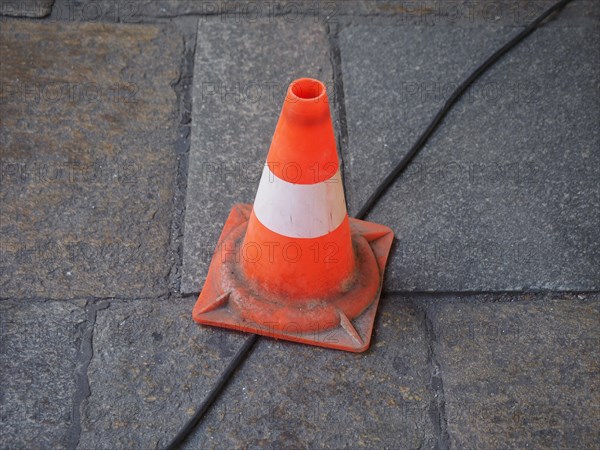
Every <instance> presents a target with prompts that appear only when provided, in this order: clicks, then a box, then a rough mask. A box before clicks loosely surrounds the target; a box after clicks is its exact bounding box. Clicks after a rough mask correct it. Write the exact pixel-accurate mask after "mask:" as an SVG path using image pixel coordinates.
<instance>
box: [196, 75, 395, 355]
mask: <svg viewBox="0 0 600 450" xmlns="http://www.w3.org/2000/svg"><path fill="white" fill-rule="evenodd" d="M392 240H393V232H392V231H391V230H390V229H389V228H387V227H385V226H382V225H377V224H373V223H369V222H364V221H361V220H356V219H350V218H349V217H348V213H347V211H346V203H345V199H344V189H343V185H342V179H341V175H340V170H339V163H338V157H337V152H336V145H335V136H334V132H333V126H332V123H331V117H330V112H329V102H328V99H327V93H326V90H325V86H324V85H323V84H322V83H321V82H319V81H317V80H312V79H308V78H302V79H299V80H296V81H294V82H293V83H292V84H291V85H290V87H289V89H288V91H287V95H286V99H285V102H284V105H283V108H282V112H281V115H280V117H279V121H278V123H277V127H276V130H275V134H274V136H273V140H272V143H271V148H270V150H269V154H268V157H267V163H266V164H265V167H264V169H263V173H262V177H261V180H260V183H259V187H258V191H257V194H256V198H255V201H254V207H253V208H252V207H251V206H250V205H235V206H234V207H233V209H232V211H231V213H230V215H229V218H228V219H227V222H226V223H225V226H224V228H223V232H222V234H221V237H220V239H219V243H218V245H217V249H216V251H215V254H214V255H213V259H212V262H211V265H210V268H209V272H208V276H207V278H206V282H205V284H204V288H203V289H202V292H201V294H200V297H199V298H198V301H197V303H196V306H195V307H194V311H193V317H194V320H196V321H197V322H199V323H202V324H207V325H216V326H221V327H226V328H232V329H237V330H243V331H249V332H252V333H257V334H261V335H266V336H271V337H275V338H280V339H287V340H291V341H296V342H302V343H307V344H312V345H318V346H322V347H328V348H335V349H339V350H348V351H354V352H361V351H364V350H366V349H367V348H368V347H369V343H370V340H371V332H372V329H373V322H374V320H375V313H376V311H377V305H378V303H379V296H380V292H381V285H382V281H383V272H384V269H385V265H386V262H387V257H388V254H389V251H390V247H391V244H392Z"/></svg>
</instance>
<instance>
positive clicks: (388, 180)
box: [356, 0, 573, 219]
mask: <svg viewBox="0 0 600 450" xmlns="http://www.w3.org/2000/svg"><path fill="white" fill-rule="evenodd" d="M572 1H573V0H562V1H560V2H558V3H556V4H555V5H554V6H552V7H550V8H549V9H548V10H547V11H546V12H544V13H543V14H542V15H541V16H539V17H538V18H537V19H535V20H534V21H533V22H531V24H530V25H529V26H528V27H527V28H525V29H524V30H523V31H521V32H520V33H519V34H517V35H516V36H515V37H514V38H512V39H511V40H510V41H509V42H507V43H506V44H505V45H504V46H503V47H502V48H500V49H499V50H498V51H496V52H495V53H494V54H493V55H492V56H490V57H489V58H488V59H486V60H485V62H484V63H483V64H481V65H480V66H479V67H478V68H477V69H475V71H474V72H473V73H472V74H471V75H470V76H469V78H467V79H466V80H465V81H463V83H462V84H461V85H460V86H458V87H457V88H456V90H455V91H454V92H453V93H452V95H451V96H450V98H449V99H448V100H447V101H446V103H445V104H444V107H443V108H442V109H441V110H440V111H439V112H438V113H437V115H436V116H435V117H434V118H433V120H432V121H431V123H430V124H429V126H428V127H427V129H426V130H425V132H424V133H423V134H422V135H421V137H420V138H419V139H418V140H417V142H416V143H415V145H413V147H412V148H411V149H410V151H409V152H408V153H407V154H406V155H405V156H404V158H402V160H401V161H400V162H399V163H398V165H396V167H395V168H394V170H392V171H391V172H390V174H389V175H388V176H387V177H385V179H384V180H383V181H382V182H381V184H380V185H379V186H378V187H377V189H375V192H373V194H372V195H371V197H369V199H368V200H367V201H366V202H365V204H364V206H363V207H362V208H361V209H360V211H359V212H358V214H357V215H356V218H357V219H363V218H364V217H365V216H366V215H367V214H368V213H369V211H371V209H372V208H373V206H374V205H375V203H377V201H378V200H379V198H380V197H381V196H382V195H383V194H384V193H385V192H386V191H387V190H388V189H389V187H390V186H391V185H392V184H393V183H394V181H395V180H396V178H398V176H400V174H401V173H402V172H403V171H404V169H406V166H408V164H409V163H410V162H411V161H412V159H413V158H414V157H415V156H416V154H417V153H418V152H419V151H420V150H421V149H422V148H423V147H424V146H425V144H426V143H427V141H428V140H429V138H430V137H431V135H432V134H433V133H434V132H435V130H437V128H438V127H439V125H440V124H441V123H442V121H443V120H444V118H445V117H446V115H447V114H448V112H449V111H450V110H451V109H452V107H453V106H454V104H455V103H456V102H457V101H458V99H460V98H461V97H462V96H463V95H464V93H465V92H466V91H467V90H468V89H469V87H470V86H471V85H472V84H473V83H474V82H475V81H476V80H477V79H478V78H479V77H481V75H483V74H484V73H485V72H486V71H487V70H488V69H489V68H490V67H492V66H493V65H494V64H495V63H496V62H498V60H499V59H500V58H502V57H503V56H504V55H505V54H506V53H508V52H509V51H510V50H512V49H513V48H514V47H516V46H517V45H518V44H519V43H521V42H522V41H523V40H524V39H525V38H526V37H527V36H529V35H530V34H531V33H533V32H534V31H535V30H536V29H537V28H538V27H539V26H540V24H541V23H542V22H543V21H544V20H546V19H547V18H548V16H550V15H552V14H554V13H555V12H558V11H560V10H562V9H563V8H564V7H565V6H567V5H568V4H569V3H571V2H572Z"/></svg>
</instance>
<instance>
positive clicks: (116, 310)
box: [78, 299, 245, 450]
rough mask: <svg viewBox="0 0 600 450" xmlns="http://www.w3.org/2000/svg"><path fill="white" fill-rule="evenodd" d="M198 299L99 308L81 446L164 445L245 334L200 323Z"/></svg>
mask: <svg viewBox="0 0 600 450" xmlns="http://www.w3.org/2000/svg"><path fill="white" fill-rule="evenodd" d="M192 305H193V300H190V299H173V300H170V301H161V302H154V303H152V302H149V301H147V300H139V301H127V302H112V304H111V305H110V307H109V308H108V309H105V310H102V311H98V313H97V318H96V326H95V329H94V340H93V350H94V354H93V358H92V360H91V362H90V365H89V368H88V378H89V385H90V391H91V394H90V396H89V397H88V398H87V399H85V400H84V402H83V403H82V405H81V418H82V419H81V420H82V427H81V439H80V442H79V446H78V448H80V449H94V450H99V449H115V448H124V449H125V448H127V449H150V448H165V447H166V445H167V444H168V443H169V442H170V439H172V438H173V437H175V435H176V434H177V432H178V431H179V430H180V428H181V427H183V425H184V424H185V423H186V422H187V421H188V420H189V419H190V418H191V416H192V415H193V414H194V412H195V411H196V409H197V407H198V405H199V404H200V402H201V401H202V400H203V399H204V397H205V396H206V394H207V392H208V390H209V389H210V388H211V386H212V383H213V382H214V381H215V380H216V378H217V377H218V376H219V374H220V373H221V371H222V370H223V369H224V368H225V366H226V365H227V364H228V362H229V360H230V358H231V357H232V356H233V355H234V354H235V352H236V351H237V349H238V348H239V347H240V346H241V344H242V341H243V339H244V338H245V336H244V335H241V334H239V333H235V332H231V331H225V330H221V329H218V328H212V327H200V326H198V325H197V324H196V323H195V322H193V321H192V318H191V308H192Z"/></svg>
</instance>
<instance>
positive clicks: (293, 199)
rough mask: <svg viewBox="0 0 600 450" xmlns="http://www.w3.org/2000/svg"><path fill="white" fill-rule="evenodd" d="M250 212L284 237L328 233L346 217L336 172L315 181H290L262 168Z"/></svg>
mask: <svg viewBox="0 0 600 450" xmlns="http://www.w3.org/2000/svg"><path fill="white" fill-rule="evenodd" d="M254 214H255V215H256V217H257V218H258V220H259V221H260V222H261V223H262V224H263V225H264V226H265V227H267V228H268V229H269V230H271V231H274V232H275V233H279V234H281V235H283V236H287V237H297V238H317V237H319V236H324V235H326V234H329V233H331V232H332V231H333V230H335V229H336V228H337V227H339V226H340V224H341V223H342V222H343V220H344V218H345V217H346V214H347V213H346V201H345V199H344V188H343V186H342V177H341V175H340V171H339V169H338V171H337V172H336V173H335V175H333V176H332V177H331V178H329V179H328V180H326V181H323V182H321V183H315V184H294V183H289V182H287V181H284V180H282V179H281V178H278V177H277V176H276V175H275V174H274V173H273V172H271V170H270V169H269V167H268V165H265V168H264V169H263V173H262V177H261V179H260V184H259V185H258V192H257V193H256V199H255V200H254Z"/></svg>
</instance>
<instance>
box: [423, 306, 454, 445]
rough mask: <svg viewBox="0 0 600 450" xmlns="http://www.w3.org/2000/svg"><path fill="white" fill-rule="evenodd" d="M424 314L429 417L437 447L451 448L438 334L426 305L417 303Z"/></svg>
mask: <svg viewBox="0 0 600 450" xmlns="http://www.w3.org/2000/svg"><path fill="white" fill-rule="evenodd" d="M415 306H416V307H417V309H418V310H420V311H421V313H422V314H423V321H422V323H423V328H424V332H425V335H426V336H427V341H428V342H427V344H428V355H427V359H428V363H429V368H430V378H429V388H430V389H431V392H432V399H431V404H430V406H429V417H430V419H431V422H432V424H433V430H434V434H435V437H436V439H437V446H436V448H438V449H441V450H446V449H449V448H450V436H449V434H448V419H447V417H446V399H445V396H444V381H443V376H442V373H441V368H440V364H439V362H438V360H437V355H436V350H435V347H436V342H437V335H436V333H435V329H434V326H433V323H432V321H431V319H430V317H429V314H428V311H427V308H426V307H421V306H419V305H415Z"/></svg>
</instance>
